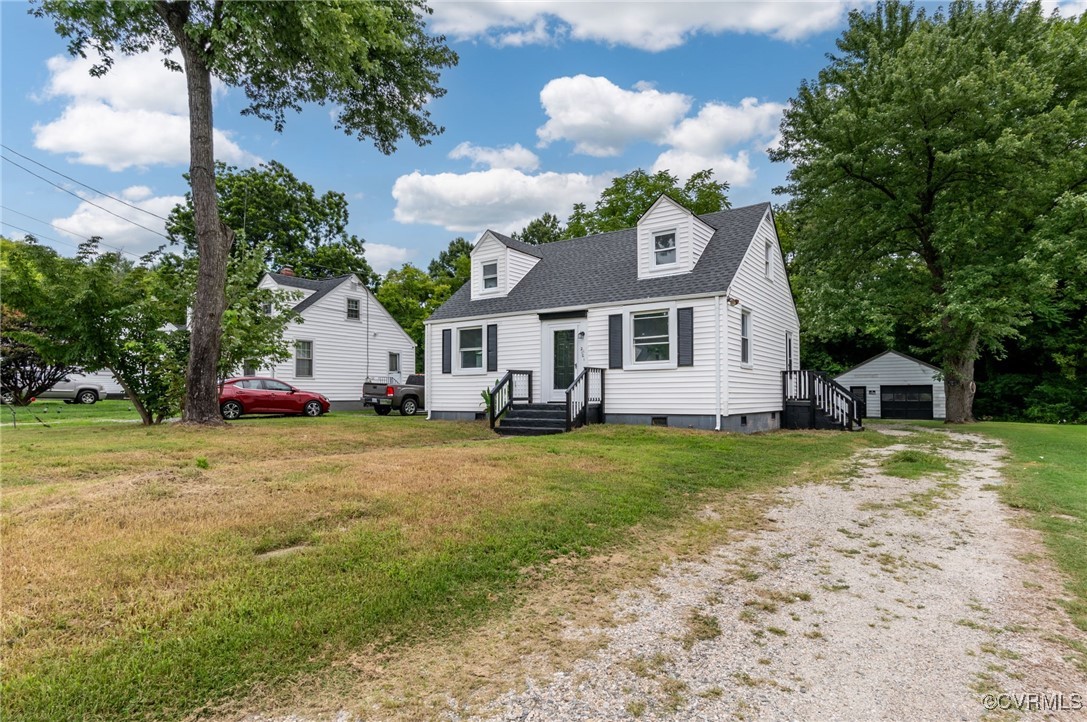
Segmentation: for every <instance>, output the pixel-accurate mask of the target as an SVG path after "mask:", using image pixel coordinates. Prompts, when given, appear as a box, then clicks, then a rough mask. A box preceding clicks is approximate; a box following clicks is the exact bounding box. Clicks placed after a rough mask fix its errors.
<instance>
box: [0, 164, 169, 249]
mask: <svg viewBox="0 0 1087 722" xmlns="http://www.w3.org/2000/svg"><path fill="white" fill-rule="evenodd" d="M0 158H3V160H6V161H7V162H8V163H11V164H12V165H13V166H15V167H16V168H20V169H22V170H24V171H26V172H27V173H29V174H30V175H32V176H34V177H35V178H37V179H39V180H43V181H45V182H46V183H48V184H49V185H51V186H53V187H54V188H57V189H59V190H62V191H64V192H65V193H67V194H68V195H70V196H73V197H75V198H78V199H79V200H81V201H83V202H84V203H87V204H89V205H92V206H94V207H95V208H98V209H99V210H103V211H105V212H106V213H108V214H110V215H111V216H115V217H117V218H120V219H121V220H122V221H124V222H125V223H131V224H132V225H134V226H136V227H137V228H142V229H143V230H145V231H148V232H149V233H154V234H155V235H156V236H161V237H162V238H165V239H166V240H167V241H168V240H170V237H169V236H167V235H166V234H164V233H160V232H159V231H156V230H155V229H154V228H148V227H147V226H145V225H142V224H139V223H137V222H136V221H134V220H132V219H131V218H125V217H124V216H122V215H120V214H119V213H114V212H113V211H111V210H110V209H109V208H106V207H104V206H100V205H98V204H97V203H95V202H94V201H89V200H87V199H86V198H83V197H82V196H80V195H79V194H78V193H75V192H73V191H70V190H68V189H67V188H65V187H64V186H62V185H60V184H59V183H54V182H53V181H51V180H49V179H48V178H46V177H44V176H40V175H38V174H37V173H35V172H34V171H32V170H30V169H29V168H27V167H26V166H23V165H19V164H18V163H16V162H15V161H13V160H12V159H11V158H8V157H6V156H0Z"/></svg>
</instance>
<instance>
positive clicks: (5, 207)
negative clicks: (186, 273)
mask: <svg viewBox="0 0 1087 722" xmlns="http://www.w3.org/2000/svg"><path fill="white" fill-rule="evenodd" d="M0 209H3V210H5V211H7V212H9V213H14V214H15V215H18V216H22V217H23V218H29V219H30V220H32V221H36V222H38V223H43V224H45V225H47V226H52V227H53V228H56V229H57V230H58V231H60V232H62V233H68V234H70V235H73V236H81V235H83V234H82V233H76V232H75V231H72V230H69V229H67V228H62V227H61V226H58V225H57V224H56V223H50V222H49V221H43V220H42V219H41V218H35V217H34V216H32V215H29V214H27V213H23V212H22V211H17V210H15V209H14V208H8V207H7V206H4V205H0ZM8 225H11V224H10V223H9V224H8ZM42 238H45V236H42ZM51 240H54V241H55V240H56V239H51ZM88 240H89V239H88ZM60 242H62V241H58V243H60ZM97 243H98V245H99V246H102V247H103V248H109V249H110V250H113V251H117V252H118V253H124V254H126V255H129V256H132V257H133V258H140V257H141V256H139V255H137V254H135V253H132V252H131V251H126V250H125V249H123V248H119V247H117V246H111V245H110V244H108V243H102V242H101V241H98V242H97Z"/></svg>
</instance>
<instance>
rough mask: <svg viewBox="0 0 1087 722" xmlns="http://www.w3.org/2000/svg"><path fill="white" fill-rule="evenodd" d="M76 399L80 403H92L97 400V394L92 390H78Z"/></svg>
mask: <svg viewBox="0 0 1087 722" xmlns="http://www.w3.org/2000/svg"><path fill="white" fill-rule="evenodd" d="M78 400H79V403H81V404H93V403H94V402H95V401H97V400H98V394H96V393H95V392H93V391H80V392H79V399H78Z"/></svg>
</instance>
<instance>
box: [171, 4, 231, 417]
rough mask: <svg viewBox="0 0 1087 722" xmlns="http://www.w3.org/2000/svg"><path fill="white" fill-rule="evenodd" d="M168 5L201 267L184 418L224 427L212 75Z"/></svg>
mask: <svg viewBox="0 0 1087 722" xmlns="http://www.w3.org/2000/svg"><path fill="white" fill-rule="evenodd" d="M177 5H178V4H167V5H166V6H165V9H164V10H163V12H164V15H165V19H166V22H167V24H168V25H169V26H170V30H171V31H172V32H173V34H174V37H175V38H177V41H178V45H179V46H180V49H181V55H182V58H183V60H184V65H185V80H186V85H187V88H188V96H189V184H190V186H191V188H192V198H193V210H194V221H195V225H196V245H197V257H198V259H199V267H198V270H197V277H196V296H195V297H194V299H193V305H192V314H191V317H190V319H189V329H190V347H189V348H190V350H189V366H188V368H187V369H186V372H185V402H184V408H183V409H182V415H181V419H182V421H184V422H187V423H193V424H222V423H223V419H222V416H220V414H219V393H218V387H217V380H218V379H217V377H218V366H219V353H220V347H221V341H222V320H223V310H224V309H225V308H226V265H227V259H228V256H229V253H230V246H231V244H232V243H233V241H234V233H233V231H231V230H230V229H229V228H227V227H226V226H225V225H224V224H223V223H222V222H221V221H220V220H219V206H218V196H217V194H216V191H215V150H214V145H213V143H212V129H213V126H212V117H211V71H210V70H209V68H208V66H207V64H206V63H205V61H204V57H203V54H202V52H203V51H202V48H198V47H195V43H194V41H192V40H190V39H189V38H188V36H186V34H185V27H184V26H185V21H186V19H187V12H188V11H187V8H184V9H181V8H178V7H177Z"/></svg>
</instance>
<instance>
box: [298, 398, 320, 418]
mask: <svg viewBox="0 0 1087 722" xmlns="http://www.w3.org/2000/svg"><path fill="white" fill-rule="evenodd" d="M302 413H303V414H305V415H306V416H320V415H321V402H320V401H308V402H306V405H305V406H303V407H302Z"/></svg>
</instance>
